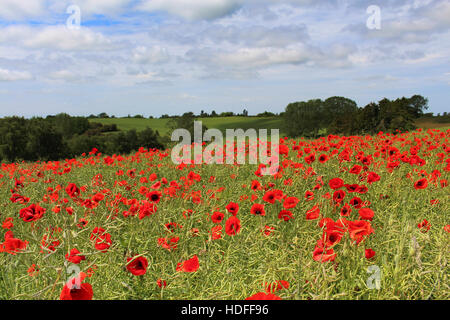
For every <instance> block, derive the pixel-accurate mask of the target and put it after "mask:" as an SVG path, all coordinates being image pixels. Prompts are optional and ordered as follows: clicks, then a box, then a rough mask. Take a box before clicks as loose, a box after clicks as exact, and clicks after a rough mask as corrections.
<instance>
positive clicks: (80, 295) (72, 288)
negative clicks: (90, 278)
mask: <svg viewBox="0 0 450 320" xmlns="http://www.w3.org/2000/svg"><path fill="white" fill-rule="evenodd" d="M85 278H86V274H85V273H84V272H80V274H79V275H78V277H76V278H74V279H71V280H69V281H68V282H67V283H66V284H65V285H64V287H63V289H62V291H61V295H60V297H59V299H60V300H92V297H93V296H94V292H93V290H92V286H91V285H90V284H89V283H82V282H83V281H84V279H85Z"/></svg>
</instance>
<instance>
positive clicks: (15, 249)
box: [0, 231, 28, 255]
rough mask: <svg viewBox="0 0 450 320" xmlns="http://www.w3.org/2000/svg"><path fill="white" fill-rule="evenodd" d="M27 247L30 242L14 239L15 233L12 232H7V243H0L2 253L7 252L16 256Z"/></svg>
mask: <svg viewBox="0 0 450 320" xmlns="http://www.w3.org/2000/svg"><path fill="white" fill-rule="evenodd" d="M27 245H28V241H22V240H20V239H17V238H14V233H13V232H12V231H6V233H5V241H4V242H3V243H0V252H7V253H9V254H12V255H16V253H19V252H20V251H22V250H25V249H26V248H27Z"/></svg>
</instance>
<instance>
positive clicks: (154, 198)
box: [146, 191, 162, 203]
mask: <svg viewBox="0 0 450 320" xmlns="http://www.w3.org/2000/svg"><path fill="white" fill-rule="evenodd" d="M161 195H162V193H161V192H159V191H152V192H149V193H147V194H146V196H147V198H148V200H150V201H151V202H154V203H158V202H159V200H161Z"/></svg>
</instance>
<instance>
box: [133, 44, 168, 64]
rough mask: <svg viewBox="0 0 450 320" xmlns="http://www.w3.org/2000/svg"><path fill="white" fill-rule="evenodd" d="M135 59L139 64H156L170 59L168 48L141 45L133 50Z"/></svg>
mask: <svg viewBox="0 0 450 320" xmlns="http://www.w3.org/2000/svg"><path fill="white" fill-rule="evenodd" d="M133 61H134V62H136V63H138V64H155V63H164V62H167V61H169V54H168V52H167V49H165V48H162V47H160V46H154V47H152V48H148V47H145V46H139V47H137V48H135V49H134V51H133Z"/></svg>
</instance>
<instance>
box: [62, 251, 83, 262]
mask: <svg viewBox="0 0 450 320" xmlns="http://www.w3.org/2000/svg"><path fill="white" fill-rule="evenodd" d="M66 260H67V261H69V262H72V263H74V264H79V263H80V262H81V261H83V260H86V257H85V256H81V255H80V251H78V249H75V248H74V249H71V250H70V253H66Z"/></svg>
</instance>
